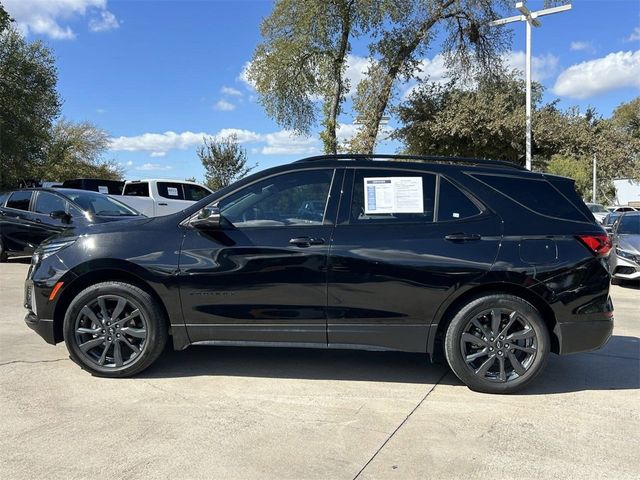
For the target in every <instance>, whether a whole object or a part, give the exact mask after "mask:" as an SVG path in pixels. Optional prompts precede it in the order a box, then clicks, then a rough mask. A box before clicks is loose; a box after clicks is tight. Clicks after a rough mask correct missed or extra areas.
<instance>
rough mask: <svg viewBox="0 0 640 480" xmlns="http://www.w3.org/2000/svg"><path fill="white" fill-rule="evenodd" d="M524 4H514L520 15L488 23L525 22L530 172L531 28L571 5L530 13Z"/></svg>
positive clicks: (529, 167)
mask: <svg viewBox="0 0 640 480" xmlns="http://www.w3.org/2000/svg"><path fill="white" fill-rule="evenodd" d="M524 3H525V2H518V3H516V8H517V9H518V10H520V13H521V14H522V15H515V16H513V17H507V18H501V19H499V20H494V21H493V22H491V23H489V25H491V26H497V25H504V24H506V23H512V22H526V24H527V25H526V30H527V47H526V57H525V58H526V60H525V77H526V80H525V81H526V85H527V106H526V109H527V141H526V143H527V153H526V155H527V156H526V158H527V170H531V26H532V25H533V26H534V27H539V26H541V25H542V23H540V20H538V17H542V16H544V15H551V14H552V13H559V12H564V11H566V10H571V4H568V5H561V6H559V7H553V8H545V9H543V10H538V11H535V12H532V11H530V10H529V9H528V8H527V6H526V5H525V4H524Z"/></svg>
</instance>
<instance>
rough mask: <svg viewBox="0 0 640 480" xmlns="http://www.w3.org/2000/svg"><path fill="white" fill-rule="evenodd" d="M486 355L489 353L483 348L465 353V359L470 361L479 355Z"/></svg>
mask: <svg viewBox="0 0 640 480" xmlns="http://www.w3.org/2000/svg"><path fill="white" fill-rule="evenodd" d="M487 355H489V351H488V350H487V349H486V348H485V349H484V350H480V351H479V352H476V353H472V354H470V355H467V356H466V357H465V360H466V361H467V363H471V362H473V361H474V360H476V359H478V358H480V357H486V356H487Z"/></svg>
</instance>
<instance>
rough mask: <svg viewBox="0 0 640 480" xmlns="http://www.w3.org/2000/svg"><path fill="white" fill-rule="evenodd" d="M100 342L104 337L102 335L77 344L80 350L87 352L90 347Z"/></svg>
mask: <svg viewBox="0 0 640 480" xmlns="http://www.w3.org/2000/svg"><path fill="white" fill-rule="evenodd" d="M102 342H104V338H102V337H99V338H92V339H91V340H87V341H86V342H84V343H81V344H80V345H78V346H79V347H80V350H82V351H83V352H84V353H87V352H88V351H89V350H91V349H92V348H95V347H97V346H98V345H101V344H102Z"/></svg>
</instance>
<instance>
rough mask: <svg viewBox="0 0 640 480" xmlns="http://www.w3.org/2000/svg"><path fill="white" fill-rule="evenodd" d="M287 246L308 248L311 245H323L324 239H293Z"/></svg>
mask: <svg viewBox="0 0 640 480" xmlns="http://www.w3.org/2000/svg"><path fill="white" fill-rule="evenodd" d="M289 245H296V246H298V247H310V246H311V245H324V238H311V237H294V238H292V239H291V240H289Z"/></svg>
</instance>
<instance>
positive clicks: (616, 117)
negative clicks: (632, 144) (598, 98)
mask: <svg viewBox="0 0 640 480" xmlns="http://www.w3.org/2000/svg"><path fill="white" fill-rule="evenodd" d="M611 120H612V121H613V123H614V125H615V126H617V127H619V128H622V129H623V130H626V131H627V132H628V133H629V134H630V135H631V136H632V137H633V138H637V139H640V97H636V98H634V99H633V100H631V101H630V102H626V103H621V104H620V105H618V106H617V107H616V109H615V110H614V111H613V116H612V117H611Z"/></svg>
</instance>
